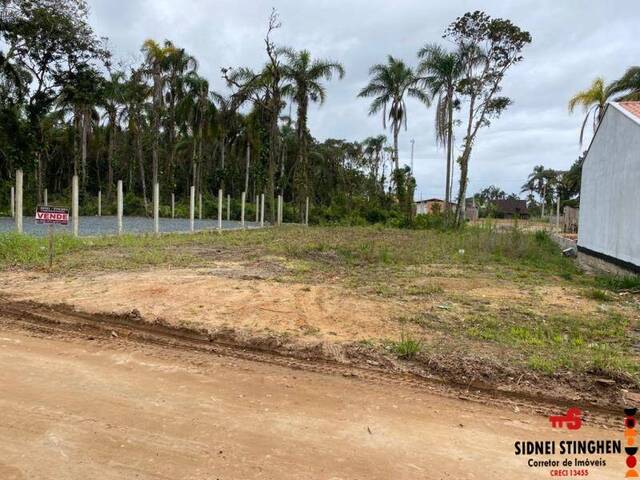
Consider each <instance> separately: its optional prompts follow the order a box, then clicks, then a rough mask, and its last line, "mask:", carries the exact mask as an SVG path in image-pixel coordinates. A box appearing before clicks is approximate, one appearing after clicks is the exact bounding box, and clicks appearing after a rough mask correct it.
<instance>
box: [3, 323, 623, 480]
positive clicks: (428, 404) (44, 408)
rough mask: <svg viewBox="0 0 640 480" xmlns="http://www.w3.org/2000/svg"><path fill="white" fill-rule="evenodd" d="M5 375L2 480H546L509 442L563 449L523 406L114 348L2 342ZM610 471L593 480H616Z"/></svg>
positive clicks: (28, 339) (613, 461)
mask: <svg viewBox="0 0 640 480" xmlns="http://www.w3.org/2000/svg"><path fill="white" fill-rule="evenodd" d="M0 366H1V367H2V368H0V381H1V382H2V385H3V395H2V397H1V398H0V407H1V408H2V412H3V421H2V422H1V424H0V477H1V478H3V479H16V480H22V479H25V480H26V479H50V478H64V479H69V480H81V479H82V480H84V479H86V478H101V479H114V480H115V479H122V478H127V479H128V478H139V479H142V480H147V479H149V480H151V479H158V478H190V479H194V480H196V479H197V480H205V479H206V480H210V479H221V480H222V479H232V478H243V479H251V478H256V479H258V478H262V479H263V478H278V479H283V480H286V479H299V478H333V479H340V478H344V479H347V478H348V479H352V478H353V479H355V478H367V479H389V478H394V479H398V480H400V479H416V478H473V479H478V480H481V479H495V478H548V477H549V468H544V469H531V468H528V467H527V464H526V461H527V458H526V457H519V456H516V455H514V442H515V441H522V440H538V439H540V438H545V439H547V438H548V439H550V440H551V439H552V440H556V441H559V440H561V439H566V438H568V437H567V432H565V431H561V430H557V429H556V430H552V429H550V428H549V423H548V420H547V419H546V418H544V417H540V416H538V415H536V414H533V413H532V412H531V411H530V410H529V409H528V408H527V407H525V406H523V405H521V406H520V407H519V408H516V407H514V406H511V407H510V408H509V407H505V406H502V405H500V406H498V405H481V404H477V403H470V402H467V401H462V400H456V399H451V398H443V397H441V396H438V395H433V394H431V393H429V392H428V391H425V390H422V391H421V390H416V389H414V388H411V387H408V386H406V385H393V386H390V385H388V384H385V383H381V382H379V381H376V382H369V381H366V380H363V379H360V378H352V377H343V376H339V375H338V376H336V375H324V374H319V373H315V372H307V371H300V370H291V369H288V368H282V367H280V366H276V365H273V364H265V363H258V362H253V361H246V360H242V359H237V358H230V357H225V356H220V357H217V356H214V355H210V354H202V353H199V352H189V351H175V350H172V349H167V348H160V347H157V346H151V345H135V344H131V343H130V342H127V341H124V340H121V339H117V338H111V339H109V340H106V341H101V340H98V339H95V340H93V341H87V340H86V339H74V338H65V339H60V338H56V337H46V336H40V335H34V334H32V333H26V334H25V332H22V331H13V330H12V331H4V332H3V333H2V335H1V336H0ZM618 428H619V427H618ZM621 435H622V433H621V432H620V431H618V430H615V431H614V430H604V429H602V428H597V427H596V426H594V425H593V424H592V423H591V422H590V421H589V420H588V419H587V421H586V424H585V425H584V426H583V427H582V428H581V429H580V430H579V431H578V432H575V433H572V434H571V437H570V438H571V439H572V440H574V439H593V438H597V439H612V440H615V439H619V438H621ZM619 457H620V456H612V455H608V456H606V461H607V467H606V468H598V469H595V468H594V469H593V470H592V471H591V473H592V475H593V476H594V477H596V476H597V478H603V479H614V478H615V479H617V478H622V476H623V474H624V462H623V461H622V458H621V457H620V458H619Z"/></svg>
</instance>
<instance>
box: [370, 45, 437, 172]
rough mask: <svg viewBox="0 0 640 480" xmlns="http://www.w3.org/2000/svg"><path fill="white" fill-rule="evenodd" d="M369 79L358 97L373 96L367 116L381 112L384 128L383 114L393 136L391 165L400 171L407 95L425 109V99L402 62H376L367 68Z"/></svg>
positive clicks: (388, 58) (426, 99)
mask: <svg viewBox="0 0 640 480" xmlns="http://www.w3.org/2000/svg"><path fill="white" fill-rule="evenodd" d="M369 75H370V76H371V80H370V81H369V84H368V85H367V86H366V87H364V88H363V89H362V90H360V93H358V97H373V101H372V102H371V105H370V107H369V115H375V114H376V113H378V112H380V110H382V127H383V128H387V111H388V112H389V113H388V119H389V121H390V126H389V128H390V129H391V133H392V135H393V162H394V165H395V169H396V170H400V160H399V157H398V134H399V133H400V129H401V128H402V125H403V124H404V127H405V129H406V128H407V105H406V103H405V98H406V97H407V96H409V97H414V98H417V99H418V100H420V101H421V102H422V103H424V104H425V105H427V106H429V105H430V104H431V101H430V100H429V96H428V95H427V94H426V93H425V92H424V91H423V90H421V89H420V88H419V87H418V81H419V80H418V77H416V75H415V74H414V72H413V70H412V69H411V68H410V67H409V66H407V65H406V64H405V63H404V62H403V61H402V60H400V59H397V58H394V57H393V56H391V55H389V56H388V57H387V63H386V64H382V63H379V64H377V65H374V66H372V67H371V68H370V69H369Z"/></svg>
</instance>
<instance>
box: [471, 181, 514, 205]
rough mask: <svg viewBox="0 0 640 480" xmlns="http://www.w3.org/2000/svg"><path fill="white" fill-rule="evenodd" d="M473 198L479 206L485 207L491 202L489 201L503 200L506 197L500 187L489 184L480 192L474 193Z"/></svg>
mask: <svg viewBox="0 0 640 480" xmlns="http://www.w3.org/2000/svg"><path fill="white" fill-rule="evenodd" d="M473 198H474V199H475V201H476V203H477V204H478V206H479V207H480V208H482V209H486V208H488V206H489V205H490V204H491V202H494V201H496V200H504V199H505V198H507V194H506V193H505V192H504V190H502V189H501V188H500V187H497V186H495V185H489V186H488V187H486V188H484V189H482V190H480V192H478V193H476V194H475V195H474V196H473Z"/></svg>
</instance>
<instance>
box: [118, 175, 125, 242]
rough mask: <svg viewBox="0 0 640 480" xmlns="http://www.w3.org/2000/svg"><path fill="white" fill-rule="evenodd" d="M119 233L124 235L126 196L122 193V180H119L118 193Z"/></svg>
mask: <svg viewBox="0 0 640 480" xmlns="http://www.w3.org/2000/svg"><path fill="white" fill-rule="evenodd" d="M116 197H117V198H116V203H117V215H118V235H122V230H123V229H122V215H123V213H124V196H123V195H122V180H118V186H117V193H116Z"/></svg>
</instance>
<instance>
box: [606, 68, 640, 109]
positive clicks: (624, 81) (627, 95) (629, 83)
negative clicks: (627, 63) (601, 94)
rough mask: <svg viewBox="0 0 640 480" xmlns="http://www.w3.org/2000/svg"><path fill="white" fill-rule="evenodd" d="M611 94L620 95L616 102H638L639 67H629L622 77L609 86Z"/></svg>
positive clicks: (639, 94) (639, 87)
mask: <svg viewBox="0 0 640 480" xmlns="http://www.w3.org/2000/svg"><path fill="white" fill-rule="evenodd" d="M609 90H610V92H611V94H613V95H617V94H622V95H621V96H620V97H619V98H617V99H616V100H619V101H639V100H640V67H637V66H636V67H629V68H628V69H627V71H626V72H624V75H623V76H622V77H620V78H619V79H618V80H616V81H615V82H613V83H612V84H611V85H610V86H609Z"/></svg>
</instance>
